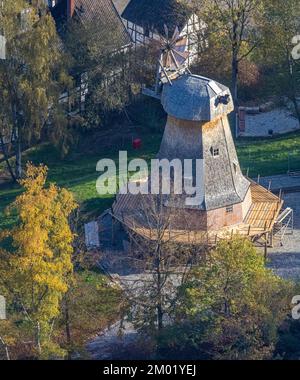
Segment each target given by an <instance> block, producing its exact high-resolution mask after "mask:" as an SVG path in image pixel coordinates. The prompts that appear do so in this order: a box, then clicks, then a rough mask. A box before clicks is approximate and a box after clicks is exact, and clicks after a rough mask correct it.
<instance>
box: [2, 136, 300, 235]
mask: <svg viewBox="0 0 300 380" xmlns="http://www.w3.org/2000/svg"><path fill="white" fill-rule="evenodd" d="M160 140H161V135H160V134H158V133H155V134H152V135H150V134H149V135H146V136H144V138H143V148H142V149H141V150H139V151H133V150H132V148H131V146H130V144H129V145H128V147H127V148H126V147H125V148H124V149H127V150H128V157H129V159H131V158H134V157H141V158H145V159H147V160H149V159H150V158H152V157H154V156H155V154H156V152H157V151H158V148H159V144H160ZM236 145H237V151H238V155H239V158H240V162H241V166H242V169H243V171H244V172H245V173H246V172H247V168H249V175H250V176H251V177H254V178H255V177H256V176H257V175H258V174H260V175H261V176H266V175H272V174H281V173H286V172H287V170H288V157H289V154H290V162H291V170H297V169H298V170H299V169H300V134H298V133H297V134H290V135H288V136H285V137H280V138H272V139H256V140H246V139H242V140H239V141H238V142H237V144H236ZM108 157H109V158H112V159H114V160H116V161H117V159H118V152H117V151H116V150H115V151H111V150H104V151H103V150H102V151H101V152H100V151H99V154H97V155H96V154H91V155H82V154H78V153H72V154H70V155H69V156H68V157H67V158H65V159H63V160H62V159H60V157H59V155H58V154H57V152H56V151H55V149H53V148H52V147H51V146H49V145H42V146H39V147H37V148H33V149H31V150H30V151H28V152H27V153H26V155H25V156H24V162H25V161H26V160H30V161H32V162H33V163H35V164H38V163H44V164H46V165H47V166H48V167H49V177H48V178H49V181H51V182H55V183H57V184H58V185H59V186H61V187H66V188H68V189H69V190H71V191H72V192H73V193H74V195H75V197H76V199H77V201H78V202H79V203H80V204H81V207H82V210H83V211H84V215H85V216H86V218H89V217H91V216H92V215H99V214H100V213H101V212H102V211H103V210H105V209H106V208H108V207H110V206H111V204H112V201H113V197H110V196H106V197H103V196H99V195H98V193H97V191H96V187H95V184H96V179H97V175H98V173H97V172H96V170H95V168H96V164H97V162H98V160H100V159H101V158H108ZM2 165H3V164H2ZM19 193H20V188H19V187H18V186H17V185H15V186H13V187H12V186H8V185H6V186H2V187H0V228H4V227H9V226H10V225H11V224H12V223H13V217H7V216H5V215H4V213H3V211H4V209H5V207H6V206H7V205H8V204H9V203H11V202H12V201H13V200H14V198H15V197H16V196H17V195H18V194H19Z"/></svg>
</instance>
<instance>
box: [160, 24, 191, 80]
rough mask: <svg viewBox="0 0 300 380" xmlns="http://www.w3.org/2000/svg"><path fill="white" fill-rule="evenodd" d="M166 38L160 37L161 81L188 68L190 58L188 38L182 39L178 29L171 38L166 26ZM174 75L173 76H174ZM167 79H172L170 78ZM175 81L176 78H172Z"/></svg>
mask: <svg viewBox="0 0 300 380" xmlns="http://www.w3.org/2000/svg"><path fill="white" fill-rule="evenodd" d="M164 29H165V36H161V37H160V41H159V44H160V51H161V55H160V61H159V63H160V66H161V72H160V73H161V75H160V77H161V79H163V78H164V77H165V76H169V75H171V77H174V74H175V76H176V74H177V73H178V74H179V72H180V70H182V69H183V68H186V62H187V59H188V57H189V53H188V52H187V51H186V47H187V38H186V37H182V36H180V34H179V31H178V28H176V29H175V31H174V33H173V36H172V37H171V38H169V31H168V28H167V26H165V28H164ZM172 73H173V75H172ZM166 79H168V80H169V79H170V78H169V77H168V78H166ZM172 79H174V78H172Z"/></svg>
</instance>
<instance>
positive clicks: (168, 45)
mask: <svg viewBox="0 0 300 380" xmlns="http://www.w3.org/2000/svg"><path fill="white" fill-rule="evenodd" d="M164 31H165V35H164V36H163V35H160V37H159V40H153V41H152V44H153V45H154V46H155V47H156V48H157V50H159V59H158V63H157V72H156V84H155V91H153V90H150V89H148V88H144V90H143V93H144V94H145V95H149V96H152V97H155V98H160V92H161V88H162V85H164V84H166V83H169V84H170V85H172V81H173V80H174V79H176V78H178V77H179V76H180V75H182V74H183V73H185V72H189V69H188V66H187V59H188V57H189V53H188V52H187V51H186V48H187V43H188V41H187V37H182V36H180V33H179V30H178V27H176V28H175V30H174V33H173V35H172V37H171V38H170V37H169V35H170V34H169V30H168V27H167V26H166V25H164Z"/></svg>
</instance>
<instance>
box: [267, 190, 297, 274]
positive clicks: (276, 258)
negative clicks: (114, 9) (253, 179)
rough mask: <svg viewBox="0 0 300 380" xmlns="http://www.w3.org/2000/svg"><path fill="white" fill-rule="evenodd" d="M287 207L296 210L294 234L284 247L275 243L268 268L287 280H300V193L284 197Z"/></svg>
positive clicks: (271, 250) (286, 238)
mask: <svg viewBox="0 0 300 380" xmlns="http://www.w3.org/2000/svg"><path fill="white" fill-rule="evenodd" d="M284 201H285V204H284V206H285V207H291V208H293V210H294V233H293V235H286V236H285V237H284V239H283V245H281V244H280V242H278V241H277V242H276V241H275V243H276V244H275V246H274V248H272V249H270V250H269V263H268V266H269V267H270V268H271V269H273V270H274V272H275V273H277V274H278V275H280V276H281V277H283V278H286V279H293V280H296V281H299V280H300V192H297V193H288V194H285V195H284Z"/></svg>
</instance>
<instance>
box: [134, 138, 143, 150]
mask: <svg viewBox="0 0 300 380" xmlns="http://www.w3.org/2000/svg"><path fill="white" fill-rule="evenodd" d="M132 146H133V149H140V148H141V147H142V140H141V139H134V140H133V141H132Z"/></svg>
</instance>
